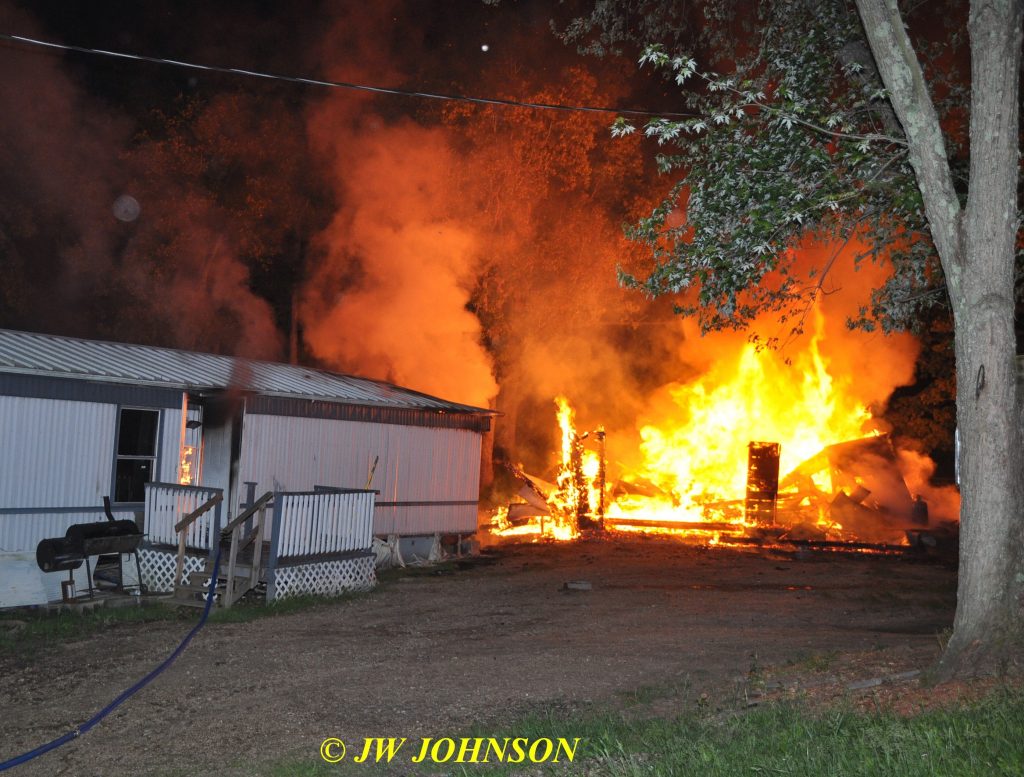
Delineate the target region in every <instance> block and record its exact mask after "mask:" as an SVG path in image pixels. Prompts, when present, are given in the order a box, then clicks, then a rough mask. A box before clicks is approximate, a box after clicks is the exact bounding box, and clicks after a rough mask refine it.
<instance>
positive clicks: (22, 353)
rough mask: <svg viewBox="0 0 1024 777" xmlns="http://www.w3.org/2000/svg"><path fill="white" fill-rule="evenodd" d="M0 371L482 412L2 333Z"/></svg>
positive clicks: (294, 373)
mask: <svg viewBox="0 0 1024 777" xmlns="http://www.w3.org/2000/svg"><path fill="white" fill-rule="evenodd" d="M0 371H2V372H10V373H17V374H25V375H49V376H52V377H71V378H84V379H88V380H96V381H111V382H114V383H132V384H136V385H146V386H164V387H176V388H182V389H196V390H200V389H209V388H227V387H229V386H232V385H237V386H239V387H241V388H244V389H246V390H249V391H254V392H257V393H262V394H269V395H276V396H296V397H315V398H320V399H328V400H332V401H335V402H348V403H352V404H366V405H382V406H385V407H398V408H422V409H433V410H441V411H445V412H454V413H470V414H484V415H488V414H489V413H490V411H487V410H481V409H480V408H475V407H470V406H468V405H461V404H458V403H455V402H448V401H445V400H443V399H439V398H438V397H431V396H428V395H426V394H420V393H418V392H415V391H411V390H409V389H403V388H400V387H398V386H393V385H391V384H389V383H383V382H380V381H374V380H367V379H365V378H356V377H353V376H350V375H341V374H338V373H333V372H327V371H326V370H317V369H313V368H310V367H298V366H295V365H290V364H276V363H273V362H258V361H250V360H246V359H234V358H231V357H228V356H216V355H214V354H206V353H193V352H190V351H177V350H173V349H170V348H153V347H150V346H143V345H127V344H124V343H109V342H100V341H97V340H79V339H75V338H72V337H58V336H55V335H44V334H38V333H34V332H16V331H12V330H7V329H0Z"/></svg>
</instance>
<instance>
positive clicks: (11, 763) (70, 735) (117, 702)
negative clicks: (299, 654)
mask: <svg viewBox="0 0 1024 777" xmlns="http://www.w3.org/2000/svg"><path fill="white" fill-rule="evenodd" d="M219 572H220V546H219V545H218V547H217V554H216V556H214V559H213V575H212V576H211V577H210V590H209V591H208V592H207V594H206V606H204V607H203V614H202V615H201V616H200V617H199V622H198V623H196V625H195V626H193V627H192V630H191V631H190V632H189V633H188V634H186V635H185V638H184V639H183V640H182V641H181V643H180V644H179V645H178V647H176V648H175V649H174V652H173V653H171V654H170V655H169V656H167V658H165V659H164V660H163V661H162V662H161V663H160V665H159V666H157V667H156V668H155V669H153V670H152V671H151V672H150V673H149V674H147V675H146V676H145V677H143V678H142V679H141V680H139V681H138V682H137V683H135V685H133V686H132V687H131V688H128V689H127V690H126V691H123V692H122V693H121V694H120V695H119V696H118V697H117V698H116V699H114V700H113V701H112V702H110V704H108V705H107V706H106V707H104V708H103V709H101V710H100V711H99V712H97V713H96V714H95V715H93V716H92V717H91V718H89V719H88V720H87V721H85V723H82V724H80V725H78V726H75V728H73V729H72V730H71V731H69V732H67V733H66V734H64V735H63V736H59V737H57V738H56V739H54V740H53V741H51V742H47V743H46V744H45V745H40V746H39V747H37V748H36V749H35V750H30V751H29V752H27V753H22V754H21V755H19V756H16V757H14V758H11V759H10V760H8V761H3V762H0V772H4V771H7V770H8V769H13V768H14V767H15V766H20V765H21V764H23V763H28V762H29V761H31V760H32V759H33V758H38V757H39V756H41V755H43V753H48V752H50V751H51V750H56V749H57V748H58V747H60V746H62V745H66V744H67V743H68V742H71V741H73V740H75V739H78V737H80V736H82V734H85V733H87V732H88V731H89V730H90V729H92V728H93V727H94V726H95V725H96V724H97V723H99V722H100V721H101V720H103V719H104V718H105V717H107V715H109V714H110V713H111V712H113V711H114V710H116V709H117V708H118V707H120V706H121V705H122V704H124V703H125V702H126V701H128V699H130V698H131V697H132V696H134V695H135V694H137V693H138V692H139V691H141V690H142V689H143V688H145V687H146V686H147V685H149V684H150V683H151V682H153V681H154V680H155V679H156V678H157V677H159V676H160V675H161V674H163V672H164V670H165V669H167V667H169V666H170V665H171V664H173V663H174V662H175V661H176V660H177V658H178V656H180V655H181V654H182V653H183V652H184V651H185V648H187V647H188V643H189V642H191V641H192V637H194V636H195V635H196V634H198V633H199V630H200V629H202V628H203V626H205V625H206V619H207V618H208V617H209V616H210V608H211V607H212V606H213V596H214V591H215V589H216V587H217V575H218V574H219Z"/></svg>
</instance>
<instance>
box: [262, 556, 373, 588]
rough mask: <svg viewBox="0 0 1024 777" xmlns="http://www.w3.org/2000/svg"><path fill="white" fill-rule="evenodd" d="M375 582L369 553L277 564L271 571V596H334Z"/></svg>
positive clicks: (371, 586) (368, 586)
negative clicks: (344, 557)
mask: <svg viewBox="0 0 1024 777" xmlns="http://www.w3.org/2000/svg"><path fill="white" fill-rule="evenodd" d="M375 585H377V575H376V574H375V573H374V571H373V556H363V557H361V558H350V559H345V560H344V561H320V562H316V563H313V564H296V565H295V566H293V567H280V568H278V569H277V570H276V572H275V574H274V589H275V592H274V599H285V598H287V597H289V596H300V595H302V594H314V595H317V596H337V595H338V594H342V593H345V592H346V591H369V590H370V589H371V588H373V587H374V586H375Z"/></svg>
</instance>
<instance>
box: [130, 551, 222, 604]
mask: <svg viewBox="0 0 1024 777" xmlns="http://www.w3.org/2000/svg"><path fill="white" fill-rule="evenodd" d="M139 566H140V567H142V585H144V586H145V588H146V590H147V591H149V592H150V593H154V594H165V593H170V592H172V591H174V573H175V571H177V568H178V554H177V553H172V552H170V551H166V550H156V549H155V548H145V547H143V548H139ZM205 566H206V557H205V556H189V555H187V554H186V555H185V570H184V572H183V573H182V578H183V580H182V582H184V583H186V584H187V583H188V579H189V576H190V575H191V574H192V573H193V572H198V571H199V570H201V569H202V568H203V567H205Z"/></svg>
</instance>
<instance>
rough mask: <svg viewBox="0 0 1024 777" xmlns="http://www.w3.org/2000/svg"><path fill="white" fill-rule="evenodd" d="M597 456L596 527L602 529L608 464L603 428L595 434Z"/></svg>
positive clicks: (599, 428)
mask: <svg viewBox="0 0 1024 777" xmlns="http://www.w3.org/2000/svg"><path fill="white" fill-rule="evenodd" d="M596 435H597V455H598V467H597V522H598V525H599V526H600V527H601V528H602V529H603V528H604V507H605V505H604V488H605V483H606V481H607V470H606V466H607V463H608V458H607V451H606V448H605V439H604V438H605V431H604V427H598V429H597V432H596Z"/></svg>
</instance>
